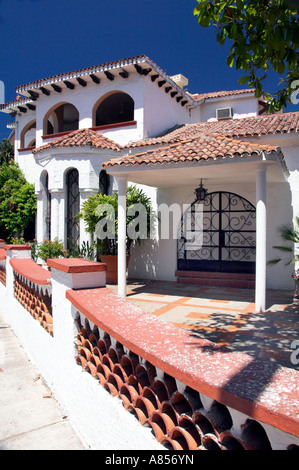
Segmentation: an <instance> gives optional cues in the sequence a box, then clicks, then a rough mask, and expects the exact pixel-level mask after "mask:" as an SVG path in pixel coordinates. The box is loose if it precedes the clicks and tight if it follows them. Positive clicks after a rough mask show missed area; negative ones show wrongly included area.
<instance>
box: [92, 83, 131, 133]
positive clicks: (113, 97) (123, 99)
mask: <svg viewBox="0 0 299 470" xmlns="http://www.w3.org/2000/svg"><path fill="white" fill-rule="evenodd" d="M133 120H134V100H133V99H132V98H131V96H129V95H128V94H127V93H123V92H121V91H116V92H114V93H111V94H109V95H108V96H107V97H106V98H104V99H103V100H101V102H100V104H99V105H98V106H96V107H95V114H94V126H105V125H108V124H115V123H118V122H119V123H120V122H126V121H133Z"/></svg>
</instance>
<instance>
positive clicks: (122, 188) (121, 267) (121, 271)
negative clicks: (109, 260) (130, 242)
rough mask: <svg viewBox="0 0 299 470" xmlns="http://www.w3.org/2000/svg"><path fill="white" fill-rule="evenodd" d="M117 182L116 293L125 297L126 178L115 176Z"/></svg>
mask: <svg viewBox="0 0 299 470" xmlns="http://www.w3.org/2000/svg"><path fill="white" fill-rule="evenodd" d="M117 183H118V235H117V237H118V238H117V245H118V247H117V250H118V258H117V264H118V266H117V276H118V295H120V296H121V297H126V271H127V268H126V231H127V227H126V205H127V178H126V177H125V176H124V177H121V178H117Z"/></svg>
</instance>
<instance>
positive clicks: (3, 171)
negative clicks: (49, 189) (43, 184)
mask: <svg viewBox="0 0 299 470" xmlns="http://www.w3.org/2000/svg"><path fill="white" fill-rule="evenodd" d="M35 213H36V196H35V191H34V186H33V185H32V184H29V183H28V182H27V181H26V179H25V177H24V175H23V173H22V171H21V170H20V168H19V167H18V166H17V164H16V163H15V162H14V161H11V162H10V163H9V164H7V163H3V164H2V166H1V167H0V231H1V233H3V234H4V235H3V236H4V237H5V238H10V237H14V236H18V237H23V236H24V231H25V229H26V228H27V227H28V225H29V224H30V223H31V222H32V220H33V219H34V215H35Z"/></svg>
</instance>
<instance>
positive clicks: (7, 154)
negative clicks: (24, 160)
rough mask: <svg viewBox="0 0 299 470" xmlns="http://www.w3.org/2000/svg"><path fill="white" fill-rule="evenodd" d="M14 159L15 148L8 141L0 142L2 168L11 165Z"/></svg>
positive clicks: (0, 163)
mask: <svg viewBox="0 0 299 470" xmlns="http://www.w3.org/2000/svg"><path fill="white" fill-rule="evenodd" d="M13 157H14V146H13V144H12V143H11V142H10V141H9V140H8V139H3V140H2V141H1V142H0V166H1V165H2V164H3V163H9V162H10V161H11V160H13Z"/></svg>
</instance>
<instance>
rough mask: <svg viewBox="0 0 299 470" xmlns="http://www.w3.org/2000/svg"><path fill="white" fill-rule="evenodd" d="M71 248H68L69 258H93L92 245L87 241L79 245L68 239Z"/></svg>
mask: <svg viewBox="0 0 299 470" xmlns="http://www.w3.org/2000/svg"><path fill="white" fill-rule="evenodd" d="M69 243H70V245H71V248H70V249H69V256H70V258H84V259H89V260H93V259H94V245H93V244H91V245H90V243H89V242H88V241H87V242H82V243H81V246H76V245H74V244H73V243H72V242H71V240H69Z"/></svg>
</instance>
